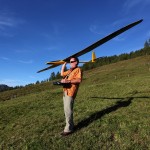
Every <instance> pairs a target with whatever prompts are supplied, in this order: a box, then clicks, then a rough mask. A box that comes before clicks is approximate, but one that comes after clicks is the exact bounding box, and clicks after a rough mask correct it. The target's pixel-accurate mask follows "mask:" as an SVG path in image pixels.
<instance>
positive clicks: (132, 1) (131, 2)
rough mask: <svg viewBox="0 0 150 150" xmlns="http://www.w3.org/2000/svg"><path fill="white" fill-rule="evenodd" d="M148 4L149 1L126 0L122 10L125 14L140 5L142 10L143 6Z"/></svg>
mask: <svg viewBox="0 0 150 150" xmlns="http://www.w3.org/2000/svg"><path fill="white" fill-rule="evenodd" d="M149 4H150V0H126V1H125V3H124V5H123V8H124V10H125V11H126V12H129V11H130V10H131V9H133V8H134V7H136V6H137V5H140V7H141V8H144V7H145V6H147V5H149Z"/></svg>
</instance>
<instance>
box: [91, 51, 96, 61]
mask: <svg viewBox="0 0 150 150" xmlns="http://www.w3.org/2000/svg"><path fill="white" fill-rule="evenodd" d="M95 60H96V55H95V52H94V51H93V52H92V62H95Z"/></svg>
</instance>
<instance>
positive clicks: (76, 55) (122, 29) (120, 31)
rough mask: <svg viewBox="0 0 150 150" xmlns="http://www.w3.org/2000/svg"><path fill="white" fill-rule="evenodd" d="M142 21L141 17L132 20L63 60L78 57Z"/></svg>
mask: <svg viewBox="0 0 150 150" xmlns="http://www.w3.org/2000/svg"><path fill="white" fill-rule="evenodd" d="M142 21H143V19H141V20H139V21H136V22H134V23H131V24H129V25H127V26H125V27H123V28H121V29H119V30H117V31H115V32H113V33H112V34H109V35H108V36H106V37H104V38H103V39H100V40H99V41H97V42H95V43H94V44H92V45H90V46H88V47H87V48H85V49H83V50H81V51H79V52H78V53H76V54H73V55H72V56H69V57H67V58H65V59H64V61H68V60H69V59H70V58H71V57H79V56H81V55H83V54H85V53H87V52H90V51H91V50H93V49H94V48H96V47H98V46H100V45H102V44H104V43H106V42H107V41H109V40H111V39H112V38H114V37H116V36H118V35H119V34H121V33H123V32H125V31H126V30H128V29H130V28H132V27H134V26H135V25H137V24H139V23H141V22H142Z"/></svg>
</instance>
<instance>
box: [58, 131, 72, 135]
mask: <svg viewBox="0 0 150 150" xmlns="http://www.w3.org/2000/svg"><path fill="white" fill-rule="evenodd" d="M71 133H73V132H62V133H60V135H62V136H67V135H69V134H71Z"/></svg>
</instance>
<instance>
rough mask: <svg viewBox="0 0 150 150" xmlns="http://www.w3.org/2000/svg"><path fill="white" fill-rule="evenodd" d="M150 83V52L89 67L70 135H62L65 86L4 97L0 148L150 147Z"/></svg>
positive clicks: (84, 78) (0, 120)
mask: <svg viewBox="0 0 150 150" xmlns="http://www.w3.org/2000/svg"><path fill="white" fill-rule="evenodd" d="M149 83H150V56H143V57H138V58H135V59H131V60H126V61H121V62H118V63H114V64H111V65H106V66H102V67H99V68H95V69H92V70H89V71H85V72H84V76H83V82H82V84H81V85H80V88H79V92H78V95H77V98H76V100H75V107H74V121H75V125H76V130H75V133H73V134H72V135H70V136H69V137H68V138H62V137H61V136H60V132H61V131H62V130H63V127H64V125H65V121H64V115H63V105H62V88H61V87H59V86H58V87H57V86H53V85H52V84H51V83H50V82H49V83H46V84H45V86H44V84H43V85H41V86H42V87H41V88H40V85H38V86H39V87H38V88H37V89H40V90H35V92H34V90H33V92H31V93H26V92H25V94H24V95H23V94H22V95H20V96H18V97H17V98H12V99H11V100H8V101H1V102H0V114H1V116H0V148H1V149H37V150H38V149H39V150H40V149H91V148H92V149H115V150H116V149H149V147H150V145H149V143H150V140H149V139H150V132H149V131H150V127H149V122H150V119H149V114H150V106H149V100H150V84H149ZM47 85H48V86H47ZM48 87H49V88H48ZM34 88H35V87H34ZM34 88H33V89H34ZM35 89H36V88H35ZM25 91H26V90H25ZM8 92H9V91H8ZM18 92H19V91H18ZM22 92H23V91H22ZM2 93H3V92H2ZM5 94H6V93H5Z"/></svg>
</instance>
